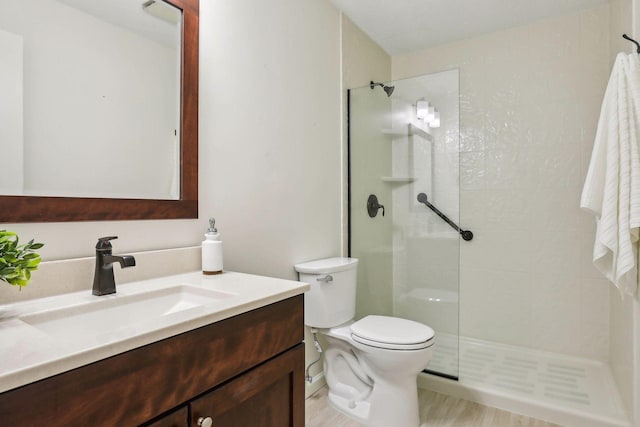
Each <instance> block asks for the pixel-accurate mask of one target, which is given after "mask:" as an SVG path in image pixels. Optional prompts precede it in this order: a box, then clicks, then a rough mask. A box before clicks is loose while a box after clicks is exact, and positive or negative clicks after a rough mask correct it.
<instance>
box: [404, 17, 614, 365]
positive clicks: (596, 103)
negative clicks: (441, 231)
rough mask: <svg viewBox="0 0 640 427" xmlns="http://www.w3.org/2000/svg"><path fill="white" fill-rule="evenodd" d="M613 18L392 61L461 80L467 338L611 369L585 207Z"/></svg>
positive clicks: (547, 26)
mask: <svg viewBox="0 0 640 427" xmlns="http://www.w3.org/2000/svg"><path fill="white" fill-rule="evenodd" d="M609 13H610V11H609V6H608V5H604V6H601V7H598V8H595V9H591V10H588V11H585V12H581V13H579V14H576V15H571V16H565V17H562V18H557V19H553V20H546V21H541V22H538V23H534V24H531V25H527V26H524V27H519V28H515V29H511V30H507V31H502V32H499V33H494V34H490V35H485V36H481V37H476V38H474V39H469V40H463V41H459V42H455V43H452V44H448V45H445V46H440V47H436V48H431V49H428V50H425V51H422V52H417V53H412V54H407V55H402V56H396V57H394V58H393V62H392V65H393V78H394V80H395V79H400V78H403V77H406V76H413V75H418V74H426V73H432V72H436V71H441V70H446V69H453V68H459V69H460V132H461V140H460V182H459V184H460V221H461V225H462V227H463V228H469V229H471V230H473V231H474V234H475V238H474V240H473V241H472V242H469V243H466V242H463V244H461V253H460V265H461V271H460V329H461V334H462V335H465V336H468V337H474V338H479V339H486V340H491V341H497V342H502V343H507V344H514V345H522V346H530V347H534V348H538V349H542V350H547V351H553V352H558V353H564V354H571V355H578V356H583V357H588V358H592V359H599V360H607V358H608V345H609V343H608V330H609V329H608V328H609V324H608V322H609V289H608V284H607V282H606V281H605V280H603V279H602V277H601V276H600V275H599V273H598V272H596V271H595V269H594V268H593V267H592V266H591V251H592V244H593V235H594V223H593V220H592V218H590V217H589V215H587V214H585V213H583V212H581V211H580V209H579V207H578V205H579V198H580V193H581V189H582V184H583V180H584V176H585V174H586V169H587V166H588V161H589V158H590V155H591V148H592V144H593V137H594V133H595V128H596V123H597V117H598V113H599V108H600V102H601V99H602V95H603V92H604V88H605V87H606V82H607V79H608V75H609V70H610V63H609V39H610V36H609Z"/></svg>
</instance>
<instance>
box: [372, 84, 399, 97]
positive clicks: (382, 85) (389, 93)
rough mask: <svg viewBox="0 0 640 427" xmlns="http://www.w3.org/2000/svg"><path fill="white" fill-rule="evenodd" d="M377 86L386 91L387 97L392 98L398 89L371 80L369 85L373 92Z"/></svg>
mask: <svg viewBox="0 0 640 427" xmlns="http://www.w3.org/2000/svg"><path fill="white" fill-rule="evenodd" d="M376 86H380V87H382V90H384V92H385V93H386V94H387V96H391V94H392V93H393V90H394V89H395V88H396V87H395V86H385V85H384V84H382V83H376V82H374V81H373V80H371V82H370V83H369V87H370V88H371V90H373V88H374V87H376Z"/></svg>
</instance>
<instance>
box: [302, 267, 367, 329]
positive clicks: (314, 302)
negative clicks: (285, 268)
mask: <svg viewBox="0 0 640 427" xmlns="http://www.w3.org/2000/svg"><path fill="white" fill-rule="evenodd" d="M357 267H358V260H357V259H356V258H341V257H336V258H325V259H320V260H316V261H310V262H304V263H302V264H296V265H295V269H296V271H297V272H298V273H299V276H300V281H301V282H306V283H308V284H309V285H310V286H311V289H310V290H309V291H308V292H307V293H305V295H304V324H305V325H307V326H311V327H314V328H332V327H334V326H338V325H340V324H342V323H345V322H347V321H348V320H351V319H353V316H354V315H355V311H356V273H357Z"/></svg>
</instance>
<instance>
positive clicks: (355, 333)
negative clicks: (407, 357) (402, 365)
mask: <svg viewBox="0 0 640 427" xmlns="http://www.w3.org/2000/svg"><path fill="white" fill-rule="evenodd" d="M350 330H351V338H352V339H353V340H354V341H356V342H358V343H360V344H364V345H368V346H371V347H377V348H383V349H387V350H420V349H424V348H427V347H431V346H432V345H433V343H434V339H433V338H434V335H435V333H434V331H433V329H431V328H430V327H428V326H426V325H423V324H422V323H418V322H414V321H412V320H407V319H400V318H398V317H389V316H375V315H371V316H366V317H364V318H362V319H360V320H358V321H357V322H355V323H353V324H351V326H350Z"/></svg>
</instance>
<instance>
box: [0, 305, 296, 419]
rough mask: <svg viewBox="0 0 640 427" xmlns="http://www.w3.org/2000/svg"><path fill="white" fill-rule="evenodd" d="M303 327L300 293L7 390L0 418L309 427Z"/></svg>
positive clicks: (2, 396) (2, 397)
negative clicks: (205, 419) (204, 419)
mask: <svg viewBox="0 0 640 427" xmlns="http://www.w3.org/2000/svg"><path fill="white" fill-rule="evenodd" d="M303 334H304V332H303V296H302V295H298V296H295V297H292V298H289V299H286V300H283V301H280V302H277V303H274V304H271V305H268V306H265V307H262V308H259V309H256V310H253V311H250V312H247V313H244V314H241V315H238V316H235V317H232V318H229V319H225V320H222V321H220V322H216V323H213V324H211V325H208V326H205V327H202V328H199V329H195V330H192V331H189V332H186V333H183V334H180V335H177V336H174V337H171V338H167V339H165V340H162V341H158V342H155V343H153V344H149V345H146V346H144V347H140V348H136V349H134V350H131V351H128V352H126V353H122V354H119V355H116V356H113V357H110V358H108V359H105V360H101V361H98V362H95V363H92V364H90V365H86V366H82V367H80V368H77V369H74V370H72V371H68V372H65V373H62V374H59V375H56V376H53V377H50V378H47V379H44V380H41V381H38V382H35V383H32V384H27V385H25V386H22V387H19V388H17V389H14V390H10V391H7V392H4V393H1V394H0V424H1V425H7V426H15V427H19V426H30V425H33V424H38V423H42V424H43V425H47V426H50V427H56V426H65V427H69V426H88V425H91V426H94V427H97V426H119V427H120V426H138V425H145V426H153V427H174V426H176V427H177V426H182V425H188V426H197V420H198V418H200V417H211V418H213V419H214V420H215V422H214V424H213V425H214V426H216V427H224V426H227V427H235V426H238V427H242V426H247V425H251V426H264V427H276V426H277V427H284V426H292V427H303V426H304V378H303V377H304V346H303V345H302V344H301V342H302V339H303ZM181 420H184V424H180V422H181Z"/></svg>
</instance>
